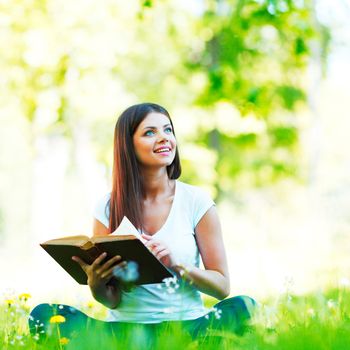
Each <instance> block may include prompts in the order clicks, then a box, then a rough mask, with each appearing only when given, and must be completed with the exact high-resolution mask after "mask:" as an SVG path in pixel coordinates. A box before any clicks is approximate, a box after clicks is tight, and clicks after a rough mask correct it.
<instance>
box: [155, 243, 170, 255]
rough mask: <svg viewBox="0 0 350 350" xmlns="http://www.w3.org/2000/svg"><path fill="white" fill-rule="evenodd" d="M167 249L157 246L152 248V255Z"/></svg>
mask: <svg viewBox="0 0 350 350" xmlns="http://www.w3.org/2000/svg"><path fill="white" fill-rule="evenodd" d="M164 249H167V248H166V247H164V246H162V245H158V246H157V247H154V248H153V249H152V253H153V254H155V255H157V254H158V253H159V252H161V251H162V250H164Z"/></svg>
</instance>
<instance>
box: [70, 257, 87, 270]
mask: <svg viewBox="0 0 350 350" xmlns="http://www.w3.org/2000/svg"><path fill="white" fill-rule="evenodd" d="M72 260H73V261H75V262H77V263H78V264H79V265H80V267H81V268H82V269H83V270H84V271H85V270H86V268H87V267H88V266H89V264H87V263H86V262H85V261H84V260H82V259H80V258H79V257H78V256H72Z"/></svg>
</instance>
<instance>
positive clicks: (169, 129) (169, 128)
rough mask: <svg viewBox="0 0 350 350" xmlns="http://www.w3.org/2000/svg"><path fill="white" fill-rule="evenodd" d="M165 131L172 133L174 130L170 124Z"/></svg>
mask: <svg viewBox="0 0 350 350" xmlns="http://www.w3.org/2000/svg"><path fill="white" fill-rule="evenodd" d="M164 131H165V132H166V133H168V134H170V133H172V132H173V129H172V128H171V127H170V126H169V127H168V128H166V129H165V130H164Z"/></svg>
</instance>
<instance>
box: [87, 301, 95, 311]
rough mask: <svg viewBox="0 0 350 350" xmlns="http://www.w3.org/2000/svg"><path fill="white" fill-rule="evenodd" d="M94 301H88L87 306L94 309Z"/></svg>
mask: <svg viewBox="0 0 350 350" xmlns="http://www.w3.org/2000/svg"><path fill="white" fill-rule="evenodd" d="M94 305H95V304H94V302H93V301H88V302H87V303H86V306H87V307H88V308H89V309H92V308H93V307H94Z"/></svg>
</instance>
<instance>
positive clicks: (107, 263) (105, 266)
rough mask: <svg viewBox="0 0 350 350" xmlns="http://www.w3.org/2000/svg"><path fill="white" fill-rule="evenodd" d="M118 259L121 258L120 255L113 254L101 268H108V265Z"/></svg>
mask: <svg viewBox="0 0 350 350" xmlns="http://www.w3.org/2000/svg"><path fill="white" fill-rule="evenodd" d="M120 260H122V257H121V256H120V255H116V256H114V257H113V258H112V259H109V260H108V261H107V262H106V263H105V264H103V265H102V270H106V269H108V268H109V267H110V266H112V265H114V264H115V263H117V262H118V261H120Z"/></svg>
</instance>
